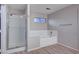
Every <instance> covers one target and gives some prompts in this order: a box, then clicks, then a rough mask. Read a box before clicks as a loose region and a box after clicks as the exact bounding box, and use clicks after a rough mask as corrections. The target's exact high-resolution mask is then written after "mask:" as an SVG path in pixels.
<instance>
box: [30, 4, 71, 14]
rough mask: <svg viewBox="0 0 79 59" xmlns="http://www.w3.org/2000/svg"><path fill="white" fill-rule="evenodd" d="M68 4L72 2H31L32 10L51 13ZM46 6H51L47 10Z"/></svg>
mask: <svg viewBox="0 0 79 59" xmlns="http://www.w3.org/2000/svg"><path fill="white" fill-rule="evenodd" d="M68 6H70V4H31V12H34V13H42V14H51V13H53V12H56V11H58V10H60V9H62V8H65V7H68ZM46 8H50V10H46Z"/></svg>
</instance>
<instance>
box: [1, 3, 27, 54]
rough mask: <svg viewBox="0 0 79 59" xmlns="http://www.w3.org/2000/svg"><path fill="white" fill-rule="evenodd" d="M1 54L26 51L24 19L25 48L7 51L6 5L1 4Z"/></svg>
mask: <svg viewBox="0 0 79 59" xmlns="http://www.w3.org/2000/svg"><path fill="white" fill-rule="evenodd" d="M1 9H2V10H1V14H2V15H1V30H2V32H1V34H2V35H1V53H2V54H6V53H14V52H18V51H23V50H25V51H27V19H25V21H26V22H25V25H26V26H25V29H26V30H25V41H26V43H25V44H26V45H25V47H18V48H14V49H7V45H8V42H7V41H8V33H9V32H8V21H7V5H6V4H2V5H1Z"/></svg>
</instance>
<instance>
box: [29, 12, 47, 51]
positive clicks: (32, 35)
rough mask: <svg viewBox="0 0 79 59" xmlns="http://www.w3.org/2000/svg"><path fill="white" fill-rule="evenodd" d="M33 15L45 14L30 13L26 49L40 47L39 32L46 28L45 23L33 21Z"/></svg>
mask: <svg viewBox="0 0 79 59" xmlns="http://www.w3.org/2000/svg"><path fill="white" fill-rule="evenodd" d="M34 17H46V15H42V14H36V13H31V15H30V22H29V24H30V25H29V33H28V35H29V36H28V50H29V49H34V48H38V47H40V33H42V32H41V31H45V30H47V23H44V24H37V23H34V22H33V18H34Z"/></svg>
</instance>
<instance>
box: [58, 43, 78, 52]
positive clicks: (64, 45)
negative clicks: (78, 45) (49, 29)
mask: <svg viewBox="0 0 79 59" xmlns="http://www.w3.org/2000/svg"><path fill="white" fill-rule="evenodd" d="M57 44H59V45H62V46H65V47H67V48H70V49H73V50H76V51H79V50H78V49H75V48H73V47H70V46H67V45H65V44H63V43H57Z"/></svg>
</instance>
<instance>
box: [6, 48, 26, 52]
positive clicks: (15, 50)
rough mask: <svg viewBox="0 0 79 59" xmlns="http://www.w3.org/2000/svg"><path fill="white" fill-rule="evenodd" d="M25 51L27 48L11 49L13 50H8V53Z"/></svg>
mask: <svg viewBox="0 0 79 59" xmlns="http://www.w3.org/2000/svg"><path fill="white" fill-rule="evenodd" d="M25 49H26V48H25V47H21V48H16V49H11V50H7V53H14V52H19V51H24V50H25Z"/></svg>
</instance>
